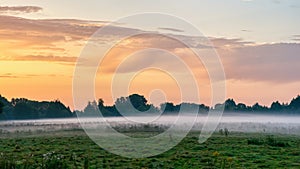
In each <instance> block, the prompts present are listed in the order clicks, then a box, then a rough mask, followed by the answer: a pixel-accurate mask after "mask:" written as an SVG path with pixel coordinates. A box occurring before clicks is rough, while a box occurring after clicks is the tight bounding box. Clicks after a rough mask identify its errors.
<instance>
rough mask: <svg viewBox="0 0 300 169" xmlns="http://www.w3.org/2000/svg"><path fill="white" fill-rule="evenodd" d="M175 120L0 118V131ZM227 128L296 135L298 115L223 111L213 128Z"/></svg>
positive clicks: (186, 119) (198, 123)
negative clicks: (1, 119) (9, 119)
mask: <svg viewBox="0 0 300 169" xmlns="http://www.w3.org/2000/svg"><path fill="white" fill-rule="evenodd" d="M176 120H178V116H175V115H170V116H169V115H168V116H167V115H165V116H160V117H153V116H142V117H141V116H139V117H138V116H132V117H126V118H124V117H106V118H100V117H95V118H94V117H85V118H80V119H77V118H64V119H41V120H13V121H0V132H1V133H11V132H14V133H17V132H43V131H55V130H61V129H81V128H82V127H81V125H82V124H84V126H90V127H93V128H97V127H101V126H103V125H104V123H105V121H106V122H109V124H110V125H111V126H118V127H125V128H130V126H136V127H143V126H144V125H150V126H156V127H163V128H167V127H168V126H170V125H172V124H174V123H175V122H176ZM206 120H207V116H204V115H199V116H198V117H197V119H196V120H195V119H194V118H193V116H189V115H185V116H183V117H181V120H180V121H177V124H179V125H182V126H184V125H186V124H188V123H193V122H194V123H195V124H194V127H193V130H199V131H200V130H201V129H202V127H203V125H204V124H205V122H206ZM224 128H227V129H229V131H235V132H266V133H282V134H296V135H300V116H296V115H270V114H268V115H263V114H245V113H242V114H238V113H232V114H230V113H226V114H223V116H222V117H221V119H220V122H219V125H218V127H217V129H216V131H219V130H220V129H224Z"/></svg>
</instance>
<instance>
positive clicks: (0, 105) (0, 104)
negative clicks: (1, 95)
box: [0, 101, 4, 113]
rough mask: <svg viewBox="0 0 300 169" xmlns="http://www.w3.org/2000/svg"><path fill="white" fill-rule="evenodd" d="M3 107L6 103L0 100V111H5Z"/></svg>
mask: <svg viewBox="0 0 300 169" xmlns="http://www.w3.org/2000/svg"><path fill="white" fill-rule="evenodd" d="M3 107H4V104H3V103H2V102H1V101H0V113H2V112H3Z"/></svg>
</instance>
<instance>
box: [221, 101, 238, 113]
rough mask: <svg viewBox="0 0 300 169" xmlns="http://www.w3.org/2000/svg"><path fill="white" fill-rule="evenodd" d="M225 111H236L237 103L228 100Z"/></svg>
mask: <svg viewBox="0 0 300 169" xmlns="http://www.w3.org/2000/svg"><path fill="white" fill-rule="evenodd" d="M224 110H225V111H230V112H233V111H235V110H236V103H235V101H234V100H233V99H228V100H226V101H225V109H224Z"/></svg>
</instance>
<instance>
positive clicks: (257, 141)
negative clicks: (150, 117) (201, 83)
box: [0, 130, 300, 169]
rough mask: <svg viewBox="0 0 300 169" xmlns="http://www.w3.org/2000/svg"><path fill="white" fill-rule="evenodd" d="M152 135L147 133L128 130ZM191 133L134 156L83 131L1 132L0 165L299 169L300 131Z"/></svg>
mask: <svg viewBox="0 0 300 169" xmlns="http://www.w3.org/2000/svg"><path fill="white" fill-rule="evenodd" d="M130 134H131V135H139V136H140V135H143V134H145V135H148V134H149V133H143V132H138V133H134V132H132V133H130ZM198 136H199V133H197V132H192V133H190V134H189V135H188V136H187V137H186V138H185V139H183V140H182V141H181V142H180V144H178V145H177V146H176V147H174V148H172V149H171V150H169V151H167V152H165V153H163V154H161V155H158V156H155V157H150V158H141V159H130V158H124V157H120V156H117V155H114V154H111V153H109V152H107V151H105V150H104V149H102V148H100V147H99V146H97V145H96V144H95V143H94V142H93V141H92V140H90V138H89V137H88V136H86V134H85V133H84V132H83V131H81V130H71V131H57V132H47V133H29V134H28V133H17V134H16V133H14V134H1V135H0V145H1V147H0V152H1V154H0V168H92V169H93V168H300V136H293V135H279V134H276V135H274V134H273V135H271V134H267V133H229V135H228V136H227V137H226V136H225V135H223V134H220V133H215V134H214V135H213V136H212V137H211V138H209V139H208V140H207V141H206V142H205V143H203V144H199V143H198Z"/></svg>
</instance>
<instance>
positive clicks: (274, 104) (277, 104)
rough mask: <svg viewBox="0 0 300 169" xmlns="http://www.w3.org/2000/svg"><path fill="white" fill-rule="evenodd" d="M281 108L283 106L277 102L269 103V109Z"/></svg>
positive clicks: (278, 109) (276, 109)
mask: <svg viewBox="0 0 300 169" xmlns="http://www.w3.org/2000/svg"><path fill="white" fill-rule="evenodd" d="M282 109H283V106H282V105H281V104H280V103H279V102H278V101H276V102H273V103H272V105H271V110H272V111H281V110H282Z"/></svg>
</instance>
